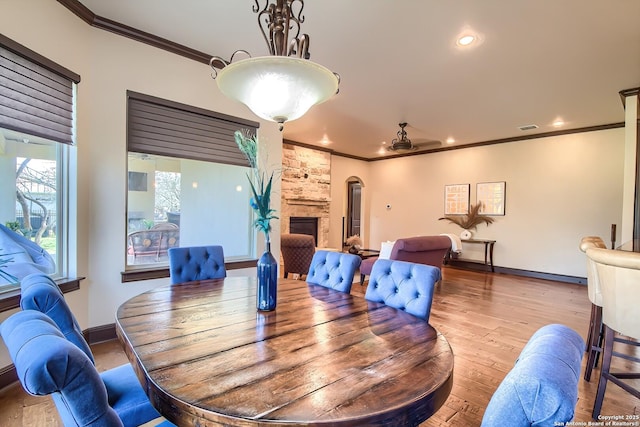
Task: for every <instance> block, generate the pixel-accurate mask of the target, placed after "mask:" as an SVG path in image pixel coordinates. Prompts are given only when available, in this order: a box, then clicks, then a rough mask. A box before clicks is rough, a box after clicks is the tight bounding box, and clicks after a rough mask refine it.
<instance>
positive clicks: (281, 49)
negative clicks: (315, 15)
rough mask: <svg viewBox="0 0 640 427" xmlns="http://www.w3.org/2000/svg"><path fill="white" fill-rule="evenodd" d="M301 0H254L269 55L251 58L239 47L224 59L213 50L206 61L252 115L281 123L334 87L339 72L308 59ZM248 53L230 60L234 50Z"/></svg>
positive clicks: (227, 93)
mask: <svg viewBox="0 0 640 427" xmlns="http://www.w3.org/2000/svg"><path fill="white" fill-rule="evenodd" d="M303 9H304V0H276V1H275V2H273V3H269V1H268V0H267V1H265V2H264V7H262V8H261V7H260V4H259V1H258V0H255V5H254V6H253V12H254V13H257V14H258V25H259V27H260V30H261V31H262V35H263V37H264V40H265V42H266V43H267V46H268V47H269V53H270V56H259V57H255V58H251V57H250V55H249V53H248V52H246V51H244V50H238V51H236V52H234V54H233V55H232V56H231V59H230V60H229V61H226V60H224V59H222V58H220V57H217V56H214V57H213V58H211V60H210V61H209V65H210V66H211V68H212V69H213V71H214V73H213V78H214V79H215V80H216V82H217V83H218V88H219V89H220V91H221V92H222V93H223V94H224V95H225V96H227V97H229V98H231V99H235V100H237V101H240V102H242V103H243V104H245V105H246V106H247V107H249V109H250V110H251V111H253V112H254V113H255V114H256V115H257V116H259V117H261V118H263V119H265V120H270V121H273V122H277V123H280V130H282V125H283V124H284V122H286V121H290V120H295V119H297V118H299V117H301V116H302V115H304V114H305V113H306V112H307V111H308V110H309V108H311V107H312V106H314V105H316V104H320V103H322V102H324V101H326V100H327V99H329V98H331V97H332V96H333V95H334V94H336V93H338V84H339V83H340V76H339V75H338V74H336V73H334V72H332V71H330V70H329V69H327V68H325V67H323V66H322V65H320V64H316V63H315V62H312V61H310V60H309V58H310V54H309V35H307V34H300V24H302V23H303V22H304V16H303V15H302V10H303ZM238 53H242V54H246V55H248V56H249V58H246V59H241V60H238V61H235V62H234V57H235V56H236V54H238Z"/></svg>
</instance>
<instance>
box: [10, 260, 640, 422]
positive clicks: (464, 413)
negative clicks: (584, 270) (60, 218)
mask: <svg viewBox="0 0 640 427" xmlns="http://www.w3.org/2000/svg"><path fill="white" fill-rule="evenodd" d="M443 276H444V279H443V281H442V283H441V284H440V285H439V286H438V288H437V289H436V292H435V295H434V300H433V306H432V310H431V318H430V322H431V324H432V325H433V326H434V327H435V328H436V329H438V330H439V331H441V332H442V333H443V334H444V335H445V337H446V338H447V340H448V341H449V343H450V345H451V347H452V349H453V353H454V355H455V369H454V382H453V390H452V391H451V395H450V396H449V399H448V400H447V402H446V403H445V405H444V406H443V407H442V408H441V409H440V410H439V411H438V412H437V413H436V414H435V415H434V416H433V417H432V418H431V419H429V420H428V421H426V422H424V423H423V424H421V426H423V427H427V426H428V427H432V426H478V425H480V422H481V420H482V416H483V414H484V409H485V407H486V406H487V404H488V403H489V400H490V399H491V395H492V394H493V392H494V391H495V389H496V388H497V387H498V385H499V384H500V382H501V381H502V379H503V378H504V376H505V375H506V373H507V372H508V371H509V370H510V369H511V367H512V366H513V363H514V361H515V360H516V358H517V357H518V354H519V353H520V351H521V350H522V347H524V345H525V343H526V342H527V341H528V339H529V337H530V336H531V335H532V334H533V333H534V332H535V331H536V330H537V329H538V328H540V327H542V326H544V325H546V324H549V323H562V324H565V325H567V326H569V327H571V328H573V329H575V330H576V331H577V332H578V333H580V335H582V337H583V338H585V339H586V333H587V328H588V324H589V314H590V303H589V300H588V298H587V289H586V287H585V286H582V285H572V284H567V283H561V282H552V281H547V280H539V279H528V278H523V277H517V276H510V275H505V274H492V273H481V272H471V271H465V270H458V269H453V268H450V267H445V268H444V269H443ZM365 289H366V286H360V285H359V284H358V283H355V284H354V285H353V289H352V293H354V294H363V293H364V290H365ZM616 345H617V344H616ZM92 350H93V351H94V354H95V356H96V364H97V366H98V369H99V370H103V369H108V368H110V367H113V366H117V365H120V364H122V363H126V362H127V359H126V356H125V355H124V353H123V352H122V351H121V349H120V347H119V343H118V342H117V341H110V342H107V343H101V344H97V345H94V346H92ZM585 361H586V357H585V358H583V363H582V366H583V372H584V364H585ZM616 362H617V361H616ZM625 363H627V364H631V362H625ZM619 366H621V365H620V364H618V365H616V364H615V363H614V367H619ZM627 366H628V365H627ZM627 369H628V368H627ZM635 370H636V371H637V370H638V367H637V366H635ZM599 372H600V371H599V369H596V370H595V371H594V373H593V375H592V379H591V382H590V383H587V382H586V381H584V380H583V379H582V376H581V378H580V381H579V397H578V403H577V406H576V415H575V418H574V421H584V422H588V421H590V420H591V410H592V407H593V401H594V398H595V392H596V388H597V383H598V375H599ZM639 385H640V384H639ZM639 404H640V401H639V400H638V399H635V398H633V397H632V396H631V395H629V394H627V393H625V392H623V391H622V389H620V388H619V387H617V386H616V385H613V384H609V385H608V387H607V392H606V394H605V399H604V404H603V407H602V414H603V415H638V414H640V406H639ZM0 414H1V415H0V419H1V421H0V424H1V425H2V426H5V427H17V426H32V427H40V426H47V427H49V426H57V425H60V424H59V420H58V416H57V412H56V410H55V407H54V406H53V403H51V400H50V398H48V397H33V396H29V395H28V394H26V393H25V392H24V391H23V390H22V388H21V386H20V385H19V384H17V383H16V384H14V385H12V386H10V387H7V388H5V389H4V390H1V391H0Z"/></svg>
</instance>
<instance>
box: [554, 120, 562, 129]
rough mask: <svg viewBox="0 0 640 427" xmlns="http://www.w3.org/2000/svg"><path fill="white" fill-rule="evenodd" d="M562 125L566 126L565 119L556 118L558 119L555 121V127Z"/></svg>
mask: <svg viewBox="0 0 640 427" xmlns="http://www.w3.org/2000/svg"><path fill="white" fill-rule="evenodd" d="M561 126H564V120H562V119H556V120H555V121H554V122H553V127H556V128H559V127H561Z"/></svg>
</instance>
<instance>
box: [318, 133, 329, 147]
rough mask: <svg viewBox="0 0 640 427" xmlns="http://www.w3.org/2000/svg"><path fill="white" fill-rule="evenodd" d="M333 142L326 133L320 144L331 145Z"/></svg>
mask: <svg viewBox="0 0 640 427" xmlns="http://www.w3.org/2000/svg"><path fill="white" fill-rule="evenodd" d="M331 142H332V141H331V140H330V139H329V137H328V136H327V134H326V133H325V134H324V135H322V139H321V140H320V144H322V145H329V144H331Z"/></svg>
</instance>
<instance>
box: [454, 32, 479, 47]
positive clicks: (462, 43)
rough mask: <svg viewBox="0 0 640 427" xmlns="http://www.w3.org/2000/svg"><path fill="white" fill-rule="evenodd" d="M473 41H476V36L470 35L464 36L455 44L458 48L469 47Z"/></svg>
mask: <svg viewBox="0 0 640 427" xmlns="http://www.w3.org/2000/svg"><path fill="white" fill-rule="evenodd" d="M474 41H476V36H474V35H472V34H466V35H464V36H462V37H460V38H458V41H457V42H456V43H457V44H458V46H469V45H470V44H471V43H473V42H474Z"/></svg>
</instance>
